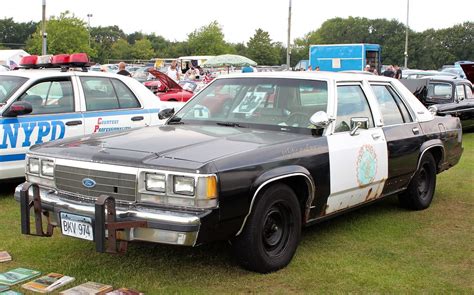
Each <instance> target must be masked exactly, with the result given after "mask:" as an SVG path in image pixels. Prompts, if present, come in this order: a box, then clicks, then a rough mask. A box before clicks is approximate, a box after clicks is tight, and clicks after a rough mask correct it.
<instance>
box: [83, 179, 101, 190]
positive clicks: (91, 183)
mask: <svg viewBox="0 0 474 295" xmlns="http://www.w3.org/2000/svg"><path fill="white" fill-rule="evenodd" d="M96 184H97V183H96V182H95V180H94V179H90V178H84V179H83V180H82V185H83V186H85V187H87V188H93V187H94V186H95V185H96Z"/></svg>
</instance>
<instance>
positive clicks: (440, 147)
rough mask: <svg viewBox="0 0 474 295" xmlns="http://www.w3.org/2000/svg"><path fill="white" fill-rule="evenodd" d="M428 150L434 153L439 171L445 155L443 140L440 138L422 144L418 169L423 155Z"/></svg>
mask: <svg viewBox="0 0 474 295" xmlns="http://www.w3.org/2000/svg"><path fill="white" fill-rule="evenodd" d="M427 152H430V153H431V154H432V155H433V157H434V159H435V162H436V170H437V172H439V171H440V169H441V168H440V167H441V164H442V163H443V161H444V157H445V150H444V144H443V142H442V141H441V140H440V139H433V140H429V141H427V142H425V143H424V144H422V145H421V148H420V156H419V157H418V162H417V165H416V170H418V169H419V168H420V163H421V159H422V158H423V155H424V154H425V153H427Z"/></svg>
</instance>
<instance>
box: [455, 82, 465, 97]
mask: <svg viewBox="0 0 474 295" xmlns="http://www.w3.org/2000/svg"><path fill="white" fill-rule="evenodd" d="M456 95H457V97H458V99H459V100H463V99H465V98H466V95H465V93H464V85H462V84H460V85H456Z"/></svg>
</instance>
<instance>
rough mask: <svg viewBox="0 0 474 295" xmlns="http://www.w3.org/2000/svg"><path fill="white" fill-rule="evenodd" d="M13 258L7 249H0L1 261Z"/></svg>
mask: <svg viewBox="0 0 474 295" xmlns="http://www.w3.org/2000/svg"><path fill="white" fill-rule="evenodd" d="M10 260H12V257H11V256H10V254H9V253H8V252H7V251H0V262H6V261H10Z"/></svg>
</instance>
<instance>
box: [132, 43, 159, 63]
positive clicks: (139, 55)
mask: <svg viewBox="0 0 474 295" xmlns="http://www.w3.org/2000/svg"><path fill="white" fill-rule="evenodd" d="M131 54H132V58H134V59H151V58H152V57H153V55H154V54H155V52H154V51H153V47H152V46H151V42H150V40H148V39H141V40H137V41H135V44H133V45H132V50H131Z"/></svg>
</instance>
